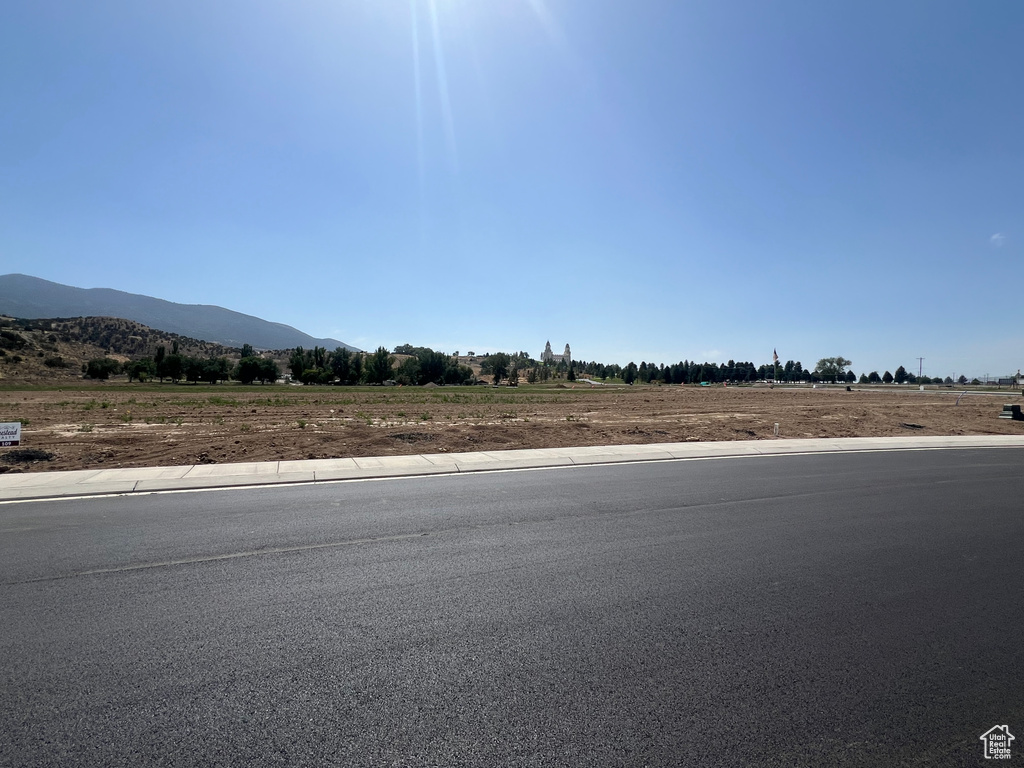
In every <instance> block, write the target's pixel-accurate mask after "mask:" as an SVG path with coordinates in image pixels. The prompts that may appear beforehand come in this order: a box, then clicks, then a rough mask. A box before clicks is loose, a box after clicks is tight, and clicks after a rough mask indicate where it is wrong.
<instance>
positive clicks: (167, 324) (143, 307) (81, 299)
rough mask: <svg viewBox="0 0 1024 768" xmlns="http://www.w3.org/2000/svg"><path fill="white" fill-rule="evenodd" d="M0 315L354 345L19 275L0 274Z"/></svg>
mask: <svg viewBox="0 0 1024 768" xmlns="http://www.w3.org/2000/svg"><path fill="white" fill-rule="evenodd" d="M0 314H5V315H8V316H11V317H18V318H23V319H27V320H38V319H44V318H58V317H119V318H122V319H124V320H133V321H135V322H137V323H142V324H143V325H147V326H149V327H150V328H154V329H157V330H161V331H165V332H167V333H175V334H178V335H181V336H188V337H191V338H194V339H200V340H202V341H208V342H212V343H215V344H222V345H224V346H228V347H241V346H242V345H243V344H251V345H252V346H253V347H255V348H257V349H267V350H276V349H289V348H293V347H326V348H328V349H334V348H335V347H346V348H347V349H350V350H353V351H359V350H358V348H357V347H355V346H353V345H351V344H346V343H345V342H343V341H338V340H337V339H330V338H325V339H318V338H315V337H313V336H310V335H309V334H307V333H304V332H302V331H300V330H298V329H297V328H293V327H292V326H290V325H285V324H284V323H275V322H272V321H270V320H264V319H263V318H260V317H256V316H255V315H247V314H244V313H242V312H236V311H234V310H231V309H225V308H224V307H220V306H217V305H215V304H179V303H177V302H173V301H167V300H166V299H159V298H156V297H153V296H146V295H144V294H139V293H128V292H127V291H119V290H117V289H115V288H77V287H75V286H71V285H64V284H63V283H55V282H53V281H50V280H44V279H43V278H40V277H33V276H31V275H23V274H18V273H13V274H8V275H0Z"/></svg>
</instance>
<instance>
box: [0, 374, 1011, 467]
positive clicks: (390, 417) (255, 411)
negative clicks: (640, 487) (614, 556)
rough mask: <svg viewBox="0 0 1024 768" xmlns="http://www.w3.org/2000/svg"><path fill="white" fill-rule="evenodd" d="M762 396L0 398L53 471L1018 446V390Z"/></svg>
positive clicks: (70, 393)
mask: <svg viewBox="0 0 1024 768" xmlns="http://www.w3.org/2000/svg"><path fill="white" fill-rule="evenodd" d="M959 394H960V393H959V392H958V391H957V392H953V391H950V390H930V391H926V392H919V391H916V390H907V389H904V390H902V391H900V390H894V389H881V388H879V389H868V388H855V390H854V391H853V392H847V391H846V390H845V388H844V387H839V388H835V389H810V388H783V387H777V388H775V389H771V388H768V387H752V388H723V387H704V388H702V387H658V386H649V387H641V386H634V387H593V388H591V387H588V386H587V385H585V384H584V385H580V384H577V385H576V386H575V388H558V387H552V386H550V385H547V386H534V387H529V386H524V387H520V388H518V389H512V388H491V387H437V388H411V387H398V388H391V387H386V388H385V387H376V388H342V387H295V386H287V385H267V386H258V385H257V386H250V387H244V386H241V385H217V386H196V385H171V384H163V385H157V384H146V385H140V384H136V385H125V384H118V383H86V382H82V383H75V384H74V385H73V386H66V387H64V386H62V387H61V388H50V389H42V388H39V387H35V388H33V387H24V388H20V389H13V388H12V389H6V390H2V391H0V422H6V421H21V422H23V423H24V427H23V435H22V448H33V449H41V450H43V451H46V452H48V453H50V454H52V458H51V459H49V460H43V461H37V462H15V461H14V460H13V459H14V456H13V455H12V454H11V450H12V449H0V471H19V470H20V471H48V470H64V469H86V468H95V467H142V466H162V465H178V464H198V463H215V462H216V463H220V462H237V461H273V460H283V459H321V458H338V457H347V456H387V455H397V454H411V453H442V452H449V451H451V452H456V451H480V450H501V449H509V448H542V447H564V446H585V445H618V444H631V443H632V444H636V443H661V442H683V441H690V440H692V441H698V440H699V441H703V440H749V439H763V440H771V439H773V431H774V424H775V423H776V422H778V424H779V434H780V437H785V438H793V437H858V436H860V437H868V436H896V435H990V434H992V435H1005V434H1013V435H1024V422H1019V421H1011V420H1006V419H1000V418H998V415H999V413H1000V411H1001V410H1002V405H1003V403H1009V402H1015V403H1019V402H1020V400H1021V396H1020V393H1019V392H1017V391H1013V392H1003V393H1001V394H996V395H983V394H968V395H966V396H964V397H963V398H962V399H961V400H960V403H959V405H957V404H956V400H957V397H958V395H959Z"/></svg>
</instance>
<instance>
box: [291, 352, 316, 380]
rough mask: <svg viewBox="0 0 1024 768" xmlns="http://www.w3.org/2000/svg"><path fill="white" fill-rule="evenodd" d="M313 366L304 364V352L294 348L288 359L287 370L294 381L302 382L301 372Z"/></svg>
mask: <svg viewBox="0 0 1024 768" xmlns="http://www.w3.org/2000/svg"><path fill="white" fill-rule="evenodd" d="M312 367H313V366H311V365H307V364H306V350H304V349H303V348H302V347H296V348H295V349H293V350H292V353H291V355H290V356H289V358H288V370H290V371H291V372H292V378H293V379H295V380H296V381H301V380H302V372H303V371H305V370H306V369H307V368H312Z"/></svg>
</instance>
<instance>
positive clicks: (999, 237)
mask: <svg viewBox="0 0 1024 768" xmlns="http://www.w3.org/2000/svg"><path fill="white" fill-rule="evenodd" d="M988 241H989V242H990V243H992V247H993V248H1002V247H1003V243H1005V242H1006V235H1004V234H1003V233H1002V232H996V233H995V234H994V235H992V237H990V238H989V239H988Z"/></svg>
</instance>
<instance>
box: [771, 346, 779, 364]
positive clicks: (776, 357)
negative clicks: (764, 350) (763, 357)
mask: <svg viewBox="0 0 1024 768" xmlns="http://www.w3.org/2000/svg"><path fill="white" fill-rule="evenodd" d="M772 362H773V363H777V362H779V351H778V350H777V349H773V350H772Z"/></svg>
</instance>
